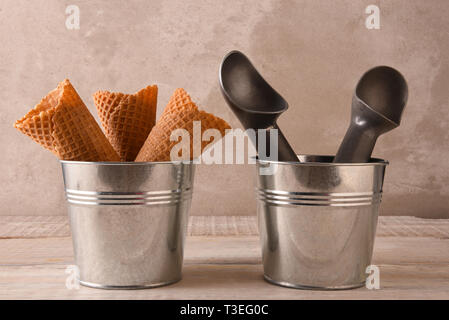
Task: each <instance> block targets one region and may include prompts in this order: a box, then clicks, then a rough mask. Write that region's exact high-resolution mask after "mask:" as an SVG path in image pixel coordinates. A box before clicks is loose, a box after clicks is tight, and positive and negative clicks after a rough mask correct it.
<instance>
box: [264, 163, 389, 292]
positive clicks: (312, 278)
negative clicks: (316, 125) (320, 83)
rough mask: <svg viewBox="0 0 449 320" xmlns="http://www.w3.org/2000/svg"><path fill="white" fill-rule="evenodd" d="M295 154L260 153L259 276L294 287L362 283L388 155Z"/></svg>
mask: <svg viewBox="0 0 449 320" xmlns="http://www.w3.org/2000/svg"><path fill="white" fill-rule="evenodd" d="M298 157H299V159H300V161H301V162H298V163H294V162H278V161H268V160H257V166H256V167H257V172H258V173H257V183H256V184H257V188H256V190H257V203H258V204H257V213H258V220H259V231H260V240H261V245H262V257H263V266H264V277H265V279H266V280H267V281H269V282H272V283H274V284H277V285H281V286H286V287H293V288H299V289H321V290H326V289H329V290H332V289H334V290H335V289H350V288H357V287H361V286H363V285H364V284H365V281H366V277H367V273H366V268H367V267H368V266H369V265H370V264H371V257H372V252H373V245H374V238H375V234H376V226H377V218H378V213H379V205H380V202H381V196H382V185H383V179H384V173H385V168H386V166H387V164H388V162H386V161H384V160H381V159H374V158H372V159H371V160H370V162H368V163H347V164H346V163H332V161H333V157H331V156H313V155H300V156H298ZM260 170H262V171H265V173H266V172H267V170H269V171H271V173H272V174H265V175H261V174H259V173H260V172H261V171H260Z"/></svg>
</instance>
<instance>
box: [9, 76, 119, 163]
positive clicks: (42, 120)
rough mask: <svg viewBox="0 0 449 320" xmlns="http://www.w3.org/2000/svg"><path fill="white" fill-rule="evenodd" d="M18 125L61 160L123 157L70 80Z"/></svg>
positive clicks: (62, 84) (105, 159)
mask: <svg viewBox="0 0 449 320" xmlns="http://www.w3.org/2000/svg"><path fill="white" fill-rule="evenodd" d="M14 127H15V128H17V129H18V130H19V131H21V132H22V133H24V134H26V135H27V136H29V137H30V138H31V139H33V140H34V141H36V142H37V143H39V144H40V145H42V146H43V147H45V148H47V149H48V150H50V151H52V152H53V153H54V154H56V155H57V156H58V158H59V159H61V160H75V161H119V157H118V155H117V153H116V152H115V151H114V149H113V148H112V146H111V144H110V143H109V141H108V139H107V138H106V136H105V135H104V134H103V132H102V131H101V128H100V127H99V126H98V124H97V122H96V121H95V119H94V117H93V116H92V115H91V114H90V112H89V110H88V109H87V107H86V105H85V104H84V103H83V101H82V100H81V98H80V97H79V95H78V93H77V92H76V91H75V89H74V88H73V86H72V84H71V83H70V81H69V80H67V79H66V80H64V81H62V82H61V83H59V85H58V87H57V88H56V89H54V90H53V91H51V92H50V93H49V94H48V95H47V96H46V97H44V98H43V99H42V100H41V101H40V102H39V104H38V105H36V107H35V108H34V109H32V110H30V111H29V112H28V113H27V114H26V115H25V116H24V117H23V118H22V119H20V120H17V121H16V122H15V123H14Z"/></svg>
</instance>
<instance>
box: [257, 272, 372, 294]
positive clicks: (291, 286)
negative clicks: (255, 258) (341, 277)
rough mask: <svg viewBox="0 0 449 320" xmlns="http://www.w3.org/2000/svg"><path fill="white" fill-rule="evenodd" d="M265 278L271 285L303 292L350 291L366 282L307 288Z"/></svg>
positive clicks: (265, 276)
mask: <svg viewBox="0 0 449 320" xmlns="http://www.w3.org/2000/svg"><path fill="white" fill-rule="evenodd" d="M263 277H264V279H265V280H266V281H267V282H269V283H271V284H275V285H277V286H281V287H287V288H293V289H301V290H323V291H328V290H348V289H356V288H361V287H363V286H365V282H362V283H358V284H352V285H345V286H334V287H314V286H306V285H301V284H295V283H290V282H285V281H275V280H273V279H271V278H270V277H268V276H267V275H264V276H263Z"/></svg>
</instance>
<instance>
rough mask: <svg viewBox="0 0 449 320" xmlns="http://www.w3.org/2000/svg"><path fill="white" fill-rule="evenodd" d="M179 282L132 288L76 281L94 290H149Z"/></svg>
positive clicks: (133, 286) (134, 286)
mask: <svg viewBox="0 0 449 320" xmlns="http://www.w3.org/2000/svg"><path fill="white" fill-rule="evenodd" d="M180 280H181V278H179V279H176V280H174V281H168V282H160V283H152V284H145V285H132V286H111V285H103V284H98V283H93V282H88V281H82V280H78V281H79V283H80V284H81V285H83V286H85V287H89V288H95V289H106V290H139V289H151V288H157V287H163V286H168V285H170V284H174V283H176V282H178V281H180Z"/></svg>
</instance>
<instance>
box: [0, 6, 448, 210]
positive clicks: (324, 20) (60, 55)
mask: <svg viewBox="0 0 449 320" xmlns="http://www.w3.org/2000/svg"><path fill="white" fill-rule="evenodd" d="M71 4H76V5H78V6H79V8H80V13H81V15H80V18H81V20H80V29H79V30H68V29H67V28H66V27H65V20H66V14H65V8H66V7H67V6H68V5H71ZM369 4H376V5H378V6H379V7H380V12H381V16H380V17H381V29H380V30H368V29H366V28H365V25H364V22H365V19H366V17H367V15H366V14H365V12H364V11H365V8H366V6H368V5H369ZM448 17H449V1H447V0H432V1H424V0H400V1H399V0H390V1H375V0H367V1H365V0H357V1H355V0H344V1H343V0H302V1H300V0H296V1H283V0H257V1H255V0H250V1H248V0H226V1H219V0H216V1H197V0H183V1H157V0H148V1H126V2H125V1H81V0H70V1H61V0H33V1H17V0H1V1H0V23H1V28H0V37H1V39H2V44H1V46H0V96H1V109H0V127H1V135H0V144H1V146H2V150H3V152H2V156H1V157H0V181H1V184H2V192H1V193H0V214H2V215H62V214H65V213H66V211H65V203H64V195H63V182H62V176H61V170H60V165H59V163H58V161H57V159H56V158H55V157H54V156H53V155H52V154H51V153H50V152H47V151H45V150H44V149H42V148H41V147H40V146H38V145H37V144H36V143H34V142H32V141H31V140H30V139H28V138H27V137H25V136H23V135H22V134H20V133H19V132H18V131H16V130H15V129H14V128H13V127H12V123H13V122H14V120H16V119H18V118H20V117H22V116H23V115H24V114H25V113H26V112H27V111H28V110H29V109H30V108H31V107H33V106H34V105H35V104H36V103H37V102H39V100H40V99H41V98H42V97H43V96H44V95H45V94H46V93H47V92H48V91H50V90H51V89H53V88H54V87H56V85H57V83H58V82H59V81H61V80H62V79H64V78H66V77H67V78H69V79H70V80H71V81H72V83H73V84H74V86H75V88H76V89H77V90H78V92H79V94H80V96H81V97H82V98H83V99H84V101H85V103H86V105H88V107H89V108H90V110H91V111H92V112H93V113H95V108H94V105H93V100H92V97H91V95H92V93H93V92H95V91H96V90H98V89H108V90H119V91H123V92H135V91H137V90H138V89H140V88H142V87H144V86H146V85H148V84H151V83H156V84H158V85H159V88H160V95H159V104H158V107H159V112H158V114H160V111H161V110H162V109H163V107H164V106H165V104H166V102H167V101H168V98H169V96H170V94H171V92H172V91H173V90H174V89H175V88H176V87H184V88H185V89H186V90H187V91H188V92H189V93H191V95H192V96H193V98H194V99H195V100H196V101H197V102H198V104H199V105H200V106H201V107H204V108H205V109H206V110H208V111H210V112H213V113H215V114H217V115H218V116H221V117H223V118H224V119H227V120H228V121H229V122H230V124H231V125H232V126H234V127H239V126H240V125H239V123H238V121H237V119H236V118H235V117H234V116H233V114H232V113H231V112H230V111H229V110H228V107H227V106H226V104H225V102H224V101H223V99H222V97H221V94H220V91H219V87H218V83H217V72H218V66H219V63H220V61H221V59H222V57H223V56H224V55H225V54H226V53H227V52H228V51H230V50H232V49H239V50H241V51H243V52H245V53H246V54H248V55H249V57H250V58H251V59H252V60H253V62H254V63H255V65H256V66H257V67H258V69H259V70H260V71H261V72H262V74H263V75H264V76H265V77H266V78H267V79H268V80H269V81H270V82H271V83H272V85H273V87H275V88H276V89H278V91H279V92H280V93H281V94H282V95H283V96H284V97H285V98H286V99H287V100H288V102H289V104H290V109H289V110H288V112H287V113H286V114H284V115H283V116H282V117H281V118H280V120H279V124H280V126H281V127H282V128H283V132H284V134H285V135H286V136H287V137H288V139H289V140H290V142H291V143H292V145H293V147H294V148H295V150H297V152H298V153H309V154H333V153H335V152H336V150H337V148H338V145H339V143H340V141H341V139H342V138H343V135H344V133H345V131H346V128H347V125H348V121H349V111H350V102H351V95H352V92H353V89H354V86H355V84H356V82H357V80H358V78H359V77H360V76H361V75H362V73H363V72H364V71H366V70H367V69H369V68H371V67H373V66H375V65H379V64H386V65H391V66H393V67H395V68H397V69H398V70H400V71H401V72H402V73H403V74H404V76H405V77H406V79H407V80H408V82H409V90H410V95H409V103H408V105H407V107H406V110H405V113H404V115H403V120H402V124H401V126H400V127H399V128H398V129H396V130H394V131H392V132H391V133H389V134H387V135H385V136H383V137H381V138H380V139H379V141H378V143H377V146H376V148H375V151H374V155H375V156H378V157H383V158H386V159H388V160H389V161H390V162H391V165H390V166H389V167H388V168H387V174H386V179H385V187H384V198H383V199H384V200H383V205H382V214H385V215H416V216H421V217H440V218H442V217H445V218H449V125H448V124H449V112H448V96H449V94H448V92H449V55H448V52H449V34H448V33H449V19H448ZM253 175H254V168H252V167H251V166H250V165H233V166H231V165H222V166H204V165H202V166H200V167H199V168H198V170H197V176H196V185H195V188H196V189H195V195H194V200H193V205H192V210H191V214H201V215H253V214H255V200H254V196H253Z"/></svg>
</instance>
